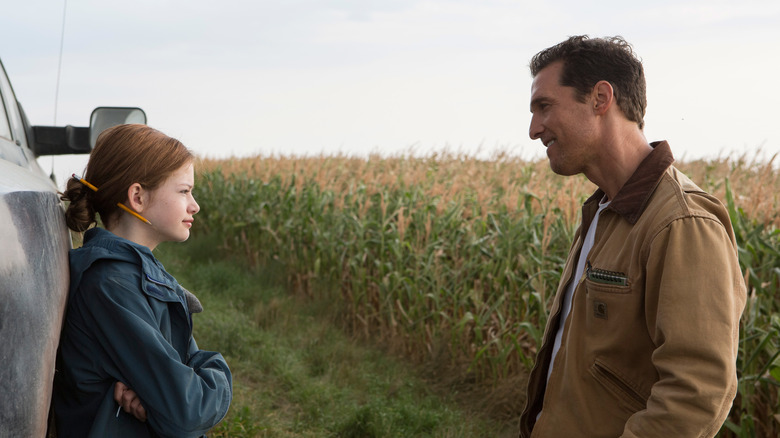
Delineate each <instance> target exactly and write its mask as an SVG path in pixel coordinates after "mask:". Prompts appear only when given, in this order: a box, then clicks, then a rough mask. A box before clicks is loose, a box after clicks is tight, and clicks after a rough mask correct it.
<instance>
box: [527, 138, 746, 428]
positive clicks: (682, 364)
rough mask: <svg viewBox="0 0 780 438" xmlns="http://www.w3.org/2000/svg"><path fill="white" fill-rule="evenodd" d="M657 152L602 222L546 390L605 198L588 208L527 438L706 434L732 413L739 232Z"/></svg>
mask: <svg viewBox="0 0 780 438" xmlns="http://www.w3.org/2000/svg"><path fill="white" fill-rule="evenodd" d="M653 146H654V150H653V151H652V152H651V153H650V155H649V156H648V157H647V158H646V159H645V160H644V161H643V162H642V163H641V165H640V166H639V168H638V169H637V170H636V172H635V173H634V175H633V176H632V177H631V178H630V179H629V180H628V181H627V182H626V184H625V185H624V186H623V187H622V188H621V190H620V192H619V193H618V194H617V196H615V198H614V199H613V200H612V202H611V204H610V205H609V207H608V208H607V209H606V210H604V212H603V213H602V214H601V216H600V219H599V221H598V226H597V229H596V238H595V244H594V246H593V249H592V250H591V252H590V254H589V255H588V259H587V264H586V266H587V268H586V272H585V273H583V275H582V280H581V281H580V283H579V284H577V286H576V288H575V289H574V293H573V300H572V309H571V313H570V316H569V318H568V320H567V321H566V324H565V326H564V329H563V330H564V332H563V341H562V345H561V349H560V351H559V353H558V355H557V356H556V358H555V362H554V366H553V369H552V375H551V376H550V380H549V383H548V382H547V380H546V372H547V369H548V366H549V362H550V356H551V350H552V343H553V339H554V337H555V328H556V327H558V323H559V319H560V309H561V299H562V296H563V292H564V291H565V290H566V286H567V284H568V283H569V282H570V281H571V280H572V277H573V272H572V271H573V269H574V266H575V265H576V261H577V256H578V255H579V252H580V248H581V246H582V236H581V234H582V233H581V231H582V230H587V227H588V225H589V224H590V222H591V221H592V219H593V216H594V214H595V212H596V210H597V209H598V203H599V200H600V199H601V197H602V196H603V194H604V193H603V192H602V191H601V190H598V191H596V193H595V194H594V195H593V196H592V197H591V198H590V199H588V201H587V202H586V203H585V204H584V205H583V209H582V222H583V223H582V226H581V227H580V230H578V231H577V234H576V236H575V239H574V243H573V245H572V248H571V250H570V252H569V257H568V260H567V261H566V265H565V268H564V272H563V274H562V277H561V282H560V285H559V286H558V291H557V293H556V296H555V300H554V303H553V305H552V309H551V313H550V315H551V316H550V318H549V320H548V322H547V327H546V328H545V334H544V341H543V343H542V347H541V348H540V350H539V353H538V356H537V359H536V365H535V366H534V369H533V371H532V372H531V376H530V380H529V383H528V399H527V402H526V408H525V411H524V413H523V415H522V417H521V431H520V437H522V438H527V437H545V438H547V437H549V438H568V437H610V438H615V437H662V438H670V437H675V438H683V437H711V436H714V435H715V434H716V433H717V432H718V430H719V428H720V426H721V424H722V423H723V422H724V420H725V418H726V416H727V414H728V412H729V409H730V407H731V404H732V401H733V400H734V397H735V395H736V389H737V373H736V357H737V348H738V334H739V319H740V316H741V314H742V310H743V308H744V305H745V295H746V292H745V285H744V280H743V278H742V274H741V272H740V268H739V263H738V258H737V247H736V243H735V239H734V232H733V230H732V227H731V222H730V220H729V216H728V213H727V211H726V209H725V208H724V206H723V205H722V204H721V203H720V202H719V201H718V200H717V199H716V198H714V197H713V196H710V195H708V194H707V193H705V192H704V191H702V190H701V189H700V188H699V187H697V186H696V185H695V184H694V183H693V182H691V181H690V180H689V179H688V178H687V177H686V176H685V175H683V174H682V173H680V172H679V171H678V170H677V169H676V168H674V167H673V166H671V164H672V162H673V161H674V158H673V157H672V153H671V150H670V148H669V145H668V144H667V143H666V142H659V143H654V144H653ZM539 412H541V416H540V417H539V419H538V422H537V420H536V419H537V415H538V414H539ZM532 431H533V432H532Z"/></svg>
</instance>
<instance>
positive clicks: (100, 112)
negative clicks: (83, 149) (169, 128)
mask: <svg viewBox="0 0 780 438" xmlns="http://www.w3.org/2000/svg"><path fill="white" fill-rule="evenodd" d="M129 123H139V124H141V125H145V124H146V113H144V110H142V109H141V108H132V107H110V106H102V107H99V108H95V109H94V110H93V111H92V114H91V115H90V116H89V149H90V150H92V148H94V147H95V143H96V142H97V138H98V136H99V135H100V133H102V132H103V131H105V130H106V129H108V128H111V127H112V126H116V125H125V124H129Z"/></svg>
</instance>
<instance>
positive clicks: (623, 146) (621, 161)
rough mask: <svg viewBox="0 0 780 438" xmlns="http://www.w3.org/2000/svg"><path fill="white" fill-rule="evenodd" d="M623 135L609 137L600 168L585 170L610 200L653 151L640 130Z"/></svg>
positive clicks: (623, 132)
mask: <svg viewBox="0 0 780 438" xmlns="http://www.w3.org/2000/svg"><path fill="white" fill-rule="evenodd" d="M621 134H622V135H614V136H610V137H607V138H606V139H605V141H606V142H605V144H604V148H603V151H604V152H603V155H602V157H601V160H600V161H599V162H598V166H597V167H593V168H590V169H586V170H585V176H586V177H587V178H588V179H589V180H590V181H591V182H592V183H594V184H596V185H597V186H598V187H599V188H600V189H601V190H602V191H604V193H606V195H607V198H608V199H610V200H611V199H613V198H614V197H615V196H617V194H618V192H619V191H620V189H621V188H622V187H623V185H624V184H625V183H626V181H628V179H629V178H631V175H633V174H634V172H635V171H636V169H637V168H638V167H639V164H641V163H642V161H643V160H644V159H645V158H646V157H647V156H648V155H649V154H650V152H651V151H652V150H653V148H652V147H651V146H650V144H649V143H648V142H647V139H646V138H645V136H644V133H643V132H642V131H641V130H639V129H638V128H637V129H634V130H624V131H622V132H621Z"/></svg>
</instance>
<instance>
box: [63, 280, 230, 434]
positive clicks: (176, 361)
mask: <svg viewBox="0 0 780 438" xmlns="http://www.w3.org/2000/svg"><path fill="white" fill-rule="evenodd" d="M129 283H131V282H130V281H129V280H128V279H127V278H126V277H125V278H122V277H119V276H117V275H114V276H108V277H105V278H104V279H102V280H101V281H99V282H97V284H86V285H85V283H82V288H87V289H88V290H87V291H86V292H88V293H82V294H79V298H80V299H79V302H77V303H75V304H76V305H78V306H79V307H80V308H81V309H80V310H81V313H82V314H83V315H84V318H85V320H87V319H89V320H90V321H89V323H91V325H92V327H94V336H95V337H96V339H97V340H98V342H99V343H100V346H101V347H102V348H103V349H104V350H105V351H106V352H107V354H108V356H109V357H110V359H111V360H110V363H107V364H102V366H103V367H104V368H105V370H106V373H107V374H108V375H111V376H114V377H115V378H116V379H117V380H120V381H122V382H124V383H125V384H126V385H128V386H129V387H130V388H131V389H133V390H134V391H135V392H136V393H137V394H138V396H139V398H140V399H141V403H142V405H143V406H144V408H145V409H146V412H147V421H148V422H149V424H150V426H151V427H152V429H153V430H154V431H155V432H156V433H157V434H159V435H161V436H164V437H169V436H170V437H191V436H192V437H196V436H201V435H203V434H204V433H206V432H207V431H208V430H209V429H210V428H211V427H213V426H214V425H216V424H217V423H218V422H219V421H220V420H221V419H222V418H223V417H224V416H225V414H226V413H227V410H228V407H229V405H230V401H231V399H232V377H231V374H230V370H229V369H228V366H227V363H226V362H225V360H224V358H223V357H222V356H221V355H220V354H219V353H216V352H208V351H201V350H198V349H197V346H196V345H195V342H194V340H191V337H190V344H189V351H188V352H187V353H186V356H187V357H181V356H180V355H179V353H178V352H177V351H176V350H175V349H174V348H173V347H172V346H171V344H170V343H169V342H168V341H167V340H166V339H165V337H164V336H163V334H162V333H161V331H160V328H159V327H158V325H157V322H156V321H157V320H156V318H155V316H154V315H153V313H152V310H151V307H150V306H149V304H148V302H147V297H146V296H145V295H143V294H142V293H141V292H140V290H139V289H138V287H133V286H132V285H130V284H129ZM89 289H91V290H89ZM149 299H154V298H149ZM111 390H112V391H113V385H112V388H111Z"/></svg>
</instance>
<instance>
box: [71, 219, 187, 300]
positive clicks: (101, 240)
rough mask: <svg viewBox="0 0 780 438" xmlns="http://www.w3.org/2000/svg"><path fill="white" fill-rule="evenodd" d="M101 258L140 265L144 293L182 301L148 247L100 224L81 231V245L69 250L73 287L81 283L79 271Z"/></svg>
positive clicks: (166, 273) (173, 284)
mask: <svg viewBox="0 0 780 438" xmlns="http://www.w3.org/2000/svg"><path fill="white" fill-rule="evenodd" d="M101 259H109V260H120V261H124V262H129V263H133V264H135V265H139V266H140V268H141V272H142V275H141V276H142V279H141V283H142V285H141V286H142V288H143V290H144V292H146V293H147V294H149V295H154V296H155V297H156V298H158V299H163V300H166V301H181V297H180V296H179V295H180V293H179V292H178V287H177V286H178V283H177V282H176V280H175V279H174V278H173V277H172V276H171V275H170V274H169V273H168V272H166V271H165V268H164V267H163V266H162V264H161V263H160V262H159V261H158V260H157V258H155V257H154V255H153V254H152V251H151V250H150V249H149V248H148V247H146V246H143V245H139V244H137V243H135V242H132V241H130V240H127V239H124V238H122V237H119V236H117V235H116V234H114V233H112V232H110V231H108V230H106V229H103V228H99V227H95V228H91V229H89V230H87V232H86V233H84V245H83V246H82V247H81V248H77V249H74V250H72V251H71V256H70V262H71V276H72V277H75V278H71V285H72V288H73V286H77V285H78V283H79V282H80V280H81V278H80V277H81V275H80V274H81V273H83V272H84V271H85V270H86V269H87V268H89V267H90V266H91V265H92V264H93V263H95V262H96V261H98V260H101ZM74 274H75V275H74ZM159 286H163V287H162V288H161V287H159Z"/></svg>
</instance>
